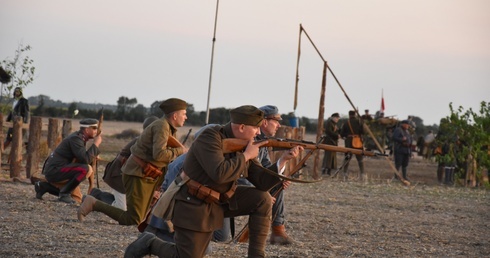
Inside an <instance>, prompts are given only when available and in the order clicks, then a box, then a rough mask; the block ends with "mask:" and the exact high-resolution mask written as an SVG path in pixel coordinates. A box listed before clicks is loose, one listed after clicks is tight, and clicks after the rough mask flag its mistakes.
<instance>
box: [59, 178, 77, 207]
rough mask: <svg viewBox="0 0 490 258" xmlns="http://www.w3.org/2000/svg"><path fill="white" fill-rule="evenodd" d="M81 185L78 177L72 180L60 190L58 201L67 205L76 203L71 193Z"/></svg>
mask: <svg viewBox="0 0 490 258" xmlns="http://www.w3.org/2000/svg"><path fill="white" fill-rule="evenodd" d="M79 184H80V181H78V180H77V178H76V177H74V178H72V179H70V181H68V183H66V185H64V186H63V187H62V188H61V189H60V195H59V198H58V200H60V201H62V202H66V203H74V202H75V201H74V200H73V199H72V198H71V192H72V191H73V190H74V189H75V188H76V187H77V186H78V185H79Z"/></svg>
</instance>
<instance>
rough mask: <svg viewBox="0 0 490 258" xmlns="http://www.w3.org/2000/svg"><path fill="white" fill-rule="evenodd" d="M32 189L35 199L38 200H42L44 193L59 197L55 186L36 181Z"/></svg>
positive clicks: (58, 191)
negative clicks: (34, 192)
mask: <svg viewBox="0 0 490 258" xmlns="http://www.w3.org/2000/svg"><path fill="white" fill-rule="evenodd" d="M34 189H35V190H36V198H37V199H39V200H42V199H43V195H44V194H45V193H50V194H52V195H55V196H59V195H60V190H59V189H58V188H57V187H56V186H54V185H52V184H50V183H48V182H43V181H37V182H36V183H35V184H34Z"/></svg>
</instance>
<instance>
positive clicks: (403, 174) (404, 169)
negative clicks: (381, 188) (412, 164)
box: [402, 167, 410, 181]
mask: <svg viewBox="0 0 490 258" xmlns="http://www.w3.org/2000/svg"><path fill="white" fill-rule="evenodd" d="M402 176H403V179H405V180H407V181H410V180H408V177H407V167H402Z"/></svg>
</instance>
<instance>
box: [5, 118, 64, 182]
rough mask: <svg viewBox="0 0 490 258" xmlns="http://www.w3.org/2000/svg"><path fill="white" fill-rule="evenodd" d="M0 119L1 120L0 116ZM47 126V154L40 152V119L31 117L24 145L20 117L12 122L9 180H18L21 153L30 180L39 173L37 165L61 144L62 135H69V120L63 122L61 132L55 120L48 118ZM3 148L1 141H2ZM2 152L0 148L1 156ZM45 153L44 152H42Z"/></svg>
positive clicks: (41, 127) (21, 160)
mask: <svg viewBox="0 0 490 258" xmlns="http://www.w3.org/2000/svg"><path fill="white" fill-rule="evenodd" d="M0 118H3V116H1V114H0ZM48 121H49V122H48V126H47V128H48V129H47V145H48V152H47V153H42V152H41V149H42V148H41V141H42V139H41V138H42V132H43V122H42V117H37V116H33V117H32V118H31V121H30V123H29V137H28V141H27V142H26V143H24V142H23V141H22V139H23V137H22V136H23V133H22V129H23V127H25V125H23V123H22V120H21V117H17V118H15V119H14V121H13V135H12V142H11V143H10V146H11V149H10V154H9V158H8V159H9V160H10V164H9V166H10V178H20V177H21V169H22V164H23V158H24V157H23V156H24V155H23V151H24V150H25V154H26V157H27V161H26V162H25V170H26V178H31V176H33V175H35V174H38V173H40V170H41V169H42V167H40V166H39V165H40V164H41V163H42V161H44V160H45V159H46V158H47V155H49V153H51V152H52V151H53V150H54V149H55V148H56V146H58V144H59V143H60V142H61V139H62V134H61V132H63V137H66V136H67V135H69V134H70V133H71V120H64V121H63V127H62V130H60V120H59V119H57V118H49V120H48ZM0 126H2V128H3V119H0ZM2 138H3V135H2ZM2 147H3V139H2ZM3 152H4V150H3V148H2V153H1V154H3ZM44 152H46V151H44ZM1 154H0V158H1Z"/></svg>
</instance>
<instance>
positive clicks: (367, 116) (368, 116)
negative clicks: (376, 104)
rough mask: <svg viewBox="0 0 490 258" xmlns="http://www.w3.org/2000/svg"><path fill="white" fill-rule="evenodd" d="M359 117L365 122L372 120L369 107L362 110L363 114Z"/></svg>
mask: <svg viewBox="0 0 490 258" xmlns="http://www.w3.org/2000/svg"><path fill="white" fill-rule="evenodd" d="M361 119H362V120H363V121H366V122H369V121H371V120H373V117H372V116H371V115H370V114H369V109H366V110H364V115H362V116H361Z"/></svg>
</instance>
